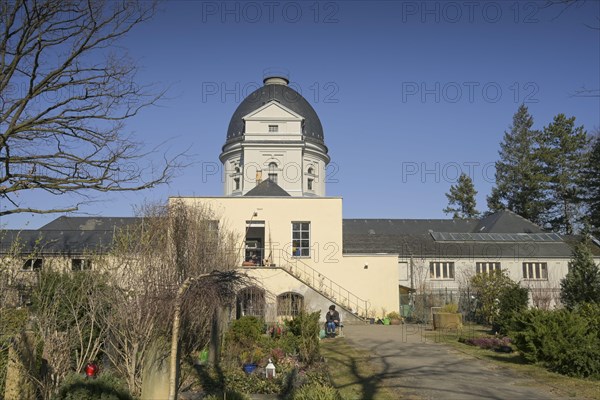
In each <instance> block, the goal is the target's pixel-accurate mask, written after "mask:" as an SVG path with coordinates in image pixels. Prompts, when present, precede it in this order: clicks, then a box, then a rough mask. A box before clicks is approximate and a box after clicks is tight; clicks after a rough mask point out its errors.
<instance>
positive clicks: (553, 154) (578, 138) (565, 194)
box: [538, 114, 589, 235]
mask: <svg viewBox="0 0 600 400" xmlns="http://www.w3.org/2000/svg"><path fill="white" fill-rule="evenodd" d="M588 143H589V139H588V137H587V133H586V132H585V130H584V129H583V126H579V127H575V117H571V118H567V117H566V116H565V115H564V114H558V115H557V116H555V117H554V120H553V121H552V123H551V124H549V125H548V126H546V127H544V131H543V133H542V135H541V142H540V148H539V150H538V152H539V159H540V160H541V162H542V171H543V173H544V176H545V177H546V180H547V184H546V185H545V193H544V194H545V199H546V210H545V212H544V214H543V217H542V219H543V222H544V223H545V224H549V225H550V226H551V227H552V230H553V231H555V232H560V233H564V234H567V235H570V234H573V232H574V231H575V227H576V223H577V221H578V220H579V218H580V214H581V213H580V205H581V199H582V195H583V192H582V179H583V174H582V170H583V169H584V167H585V161H586V159H587V147H588Z"/></svg>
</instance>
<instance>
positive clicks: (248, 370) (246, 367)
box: [242, 363, 258, 374]
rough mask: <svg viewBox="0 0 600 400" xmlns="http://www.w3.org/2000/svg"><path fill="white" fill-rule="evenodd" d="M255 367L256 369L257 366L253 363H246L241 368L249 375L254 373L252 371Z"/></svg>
mask: <svg viewBox="0 0 600 400" xmlns="http://www.w3.org/2000/svg"><path fill="white" fill-rule="evenodd" d="M257 367H258V365H257V364H255V363H247V364H244V365H243V367H242V368H244V372H245V373H247V374H251V373H253V372H254V370H256V368H257Z"/></svg>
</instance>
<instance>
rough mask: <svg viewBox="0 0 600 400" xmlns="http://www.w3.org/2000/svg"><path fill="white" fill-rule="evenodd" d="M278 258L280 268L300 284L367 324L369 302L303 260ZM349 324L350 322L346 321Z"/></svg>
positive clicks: (281, 256) (280, 256)
mask: <svg viewBox="0 0 600 400" xmlns="http://www.w3.org/2000/svg"><path fill="white" fill-rule="evenodd" d="M277 258H278V261H279V263H278V264H277V267H278V268H281V269H283V270H284V271H285V272H287V273H288V274H290V275H292V276H293V277H294V278H296V279H298V280H299V281H300V282H302V283H303V284H305V285H306V286H308V287H310V288H311V289H313V290H314V291H316V292H317V293H319V294H320V295H322V296H323V297H325V298H326V299H328V300H329V301H331V302H332V303H333V304H336V305H338V306H339V307H340V308H342V309H344V310H345V311H346V312H347V313H348V314H350V315H353V316H354V317H355V319H356V320H358V321H361V322H366V321H367V317H368V316H369V302H368V301H367V300H364V299H361V298H360V297H358V296H357V295H355V294H354V293H352V292H351V291H349V290H348V289H346V288H344V287H342V286H341V285H339V284H337V283H336V282H334V281H333V280H332V279H330V278H329V277H327V276H325V275H323V274H322V273H321V272H319V271H317V270H316V269H314V268H313V267H311V266H310V265H308V264H306V263H305V262H304V261H302V259H299V258H290V257H289V256H288V255H287V254H283V255H282V254H280V255H279V257H277ZM346 322H347V323H348V322H349V321H348V320H346Z"/></svg>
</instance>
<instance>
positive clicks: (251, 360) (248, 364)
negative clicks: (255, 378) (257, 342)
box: [240, 346, 264, 374]
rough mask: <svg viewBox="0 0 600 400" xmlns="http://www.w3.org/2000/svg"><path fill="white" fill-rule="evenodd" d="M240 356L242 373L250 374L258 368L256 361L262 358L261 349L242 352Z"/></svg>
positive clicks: (255, 348) (256, 348)
mask: <svg viewBox="0 0 600 400" xmlns="http://www.w3.org/2000/svg"><path fill="white" fill-rule="evenodd" d="M240 356H241V358H242V363H243V364H242V368H243V369H244V372H245V373H247V374H250V373H252V372H254V370H255V369H256V368H257V367H258V361H259V360H260V359H262V358H263V356H264V354H263V351H262V349H261V348H260V347H258V346H256V347H254V348H253V349H249V350H245V351H242V353H241V355H240Z"/></svg>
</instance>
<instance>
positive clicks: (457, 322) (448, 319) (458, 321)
mask: <svg viewBox="0 0 600 400" xmlns="http://www.w3.org/2000/svg"><path fill="white" fill-rule="evenodd" d="M461 328H462V314H460V313H435V314H433V329H434V330H436V331H439V330H441V329H461Z"/></svg>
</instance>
